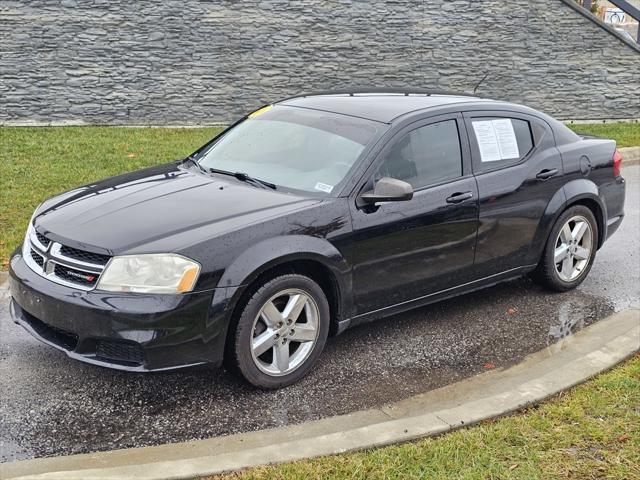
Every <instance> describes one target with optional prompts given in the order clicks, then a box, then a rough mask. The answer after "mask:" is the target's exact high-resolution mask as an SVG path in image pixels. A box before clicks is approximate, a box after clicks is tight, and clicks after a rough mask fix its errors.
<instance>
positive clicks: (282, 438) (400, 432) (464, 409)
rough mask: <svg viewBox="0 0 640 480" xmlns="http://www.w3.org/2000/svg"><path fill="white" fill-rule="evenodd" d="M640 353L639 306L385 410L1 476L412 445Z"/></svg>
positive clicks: (184, 468) (60, 460) (143, 472)
mask: <svg viewBox="0 0 640 480" xmlns="http://www.w3.org/2000/svg"><path fill="white" fill-rule="evenodd" d="M639 349H640V309H638V308H631V309H628V310H625V311H622V312H619V313H616V314H614V315H612V316H610V317H608V318H606V319H604V320H602V321H600V322H598V323H596V324H595V325H593V326H591V327H589V328H587V329H585V330H583V331H581V332H579V333H577V334H576V335H574V336H572V337H569V338H568V339H566V340H564V341H563V342H561V343H560V344H554V345H552V346H550V347H549V348H547V349H545V350H542V351H540V352H537V353H535V354H533V355H530V356H529V357H527V358H526V359H525V360H524V361H523V362H522V363H520V364H518V365H516V366H514V367H511V368H509V369H506V370H495V371H491V372H487V373H484V374H481V375H478V376H476V377H472V378H470V379H467V380H464V381H461V382H458V383H456V384H453V385H449V386H446V387H443V388H440V389H437V390H433V391H431V392H427V393H425V394H422V395H418V396H415V397H412V398H410V399H407V400H403V401H401V402H398V403H396V404H393V405H388V406H385V407H382V408H378V409H372V410H367V411H362V412H356V413H353V414H350V415H343V416H337V417H332V418H327V419H323V420H318V421H314V422H308V423H305V424H301V425H293V426H288V427H282V428H275V429H269V430H262V431H257V432H250V433H244V434H239V435H231V436H228V437H219V438H212V439H208V440H200V441H194V442H186V443H181V444H168V445H161V446H158V447H145V448H134V449H127V450H116V451H112V452H103V453H95V454H85V455H73V456H67V457H54V458H44V459H35V460H26V461H20V462H12V463H5V464H2V465H0V477H1V478H3V479H7V480H8V479H21V480H45V479H47V480H50V479H61V480H62V479H64V480H80V479H82V480H92V479H94V480H95V479H100V480H106V479H114V480H115V479H129V478H136V479H140V480H155V479H182V478H193V477H199V476H204V475H212V474H217V473H222V472H227V471H231V470H237V469H241V468H247V467H252V466H257V465H262V464H268V463H279V462H287V461H292V460H298V459H302V458H309V457H314V456H320V455H330V454H336V453H343V452H347V451H353V450H360V449H364V448H370V447H378V446H383V445H388V444H392V443H398V442H406V441H410V440H414V439H417V438H421V437H425V436H429V435H436V434H439V433H442V432H446V431H449V430H452V429H455V428H459V427H461V426H465V425H470V424H474V423H477V422H479V421H482V420H484V419H487V418H492V417H497V416H500V415H504V414H507V413H509V412H513V411H515V410H518V409H520V408H522V407H524V406H527V405H530V404H532V403H535V402H539V401H541V400H543V399H545V398H547V397H549V396H551V395H554V394H556V393H558V392H560V391H562V390H565V389H567V388H570V387H572V386H574V385H576V384H579V383H581V382H583V381H585V380H587V379H588V378H590V377H592V376H594V375H596V374H598V373H600V372H602V371H604V370H607V369H609V368H611V367H612V366H614V365H616V364H617V363H619V362H620V361H622V360H624V359H625V358H627V357H629V356H631V355H633V354H634V353H635V352H637V351H638V350H639Z"/></svg>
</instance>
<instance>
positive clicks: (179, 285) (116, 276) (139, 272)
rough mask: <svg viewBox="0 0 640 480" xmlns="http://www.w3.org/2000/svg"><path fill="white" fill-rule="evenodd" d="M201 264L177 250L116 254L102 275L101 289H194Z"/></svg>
mask: <svg viewBox="0 0 640 480" xmlns="http://www.w3.org/2000/svg"><path fill="white" fill-rule="evenodd" d="M199 274H200V265H199V264H198V263H196V262H194V261H193V260H189V259H188V258H185V257H183V256H181V255H176V254H173V253H163V254H149V255H126V256H121V257H113V258H112V259H111V260H110V261H109V263H108V264H107V266H106V268H105V270H104V272H102V275H101V276H100V280H99V281H98V285H97V286H96V288H97V289H99V290H108V291H110V292H138V293H184V292H190V291H191V290H193V287H194V285H195V284H196V281H197V280H198V275H199Z"/></svg>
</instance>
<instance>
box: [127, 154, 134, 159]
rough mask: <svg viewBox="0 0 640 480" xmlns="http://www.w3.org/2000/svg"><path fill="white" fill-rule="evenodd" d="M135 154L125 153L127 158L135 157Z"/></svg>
mask: <svg viewBox="0 0 640 480" xmlns="http://www.w3.org/2000/svg"><path fill="white" fill-rule="evenodd" d="M135 156H136V154H135V153H129V154H127V157H129V158H133V157H135Z"/></svg>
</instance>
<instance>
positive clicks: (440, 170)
mask: <svg viewBox="0 0 640 480" xmlns="http://www.w3.org/2000/svg"><path fill="white" fill-rule="evenodd" d="M460 176H462V153H461V150H460V136H459V134H458V125H457V123H456V121H455V120H445V121H443V122H438V123H432V124H430V125H425V126H424V127H420V128H416V129H415V130H413V131H411V132H409V133H408V134H407V135H405V136H404V137H402V138H401V139H400V140H398V141H397V142H396V143H395V144H394V145H393V146H392V147H391V149H390V150H389V151H388V153H387V154H386V156H385V159H384V161H383V163H382V165H380V168H379V169H378V171H377V172H376V174H375V175H374V180H376V181H377V180H379V179H380V178H382V177H391V178H397V179H398V180H404V181H405V182H408V183H410V184H411V186H412V187H413V188H414V189H418V188H422V187H426V186H428V185H433V184H436V183H441V182H444V181H447V180H452V179H455V178H458V177H460Z"/></svg>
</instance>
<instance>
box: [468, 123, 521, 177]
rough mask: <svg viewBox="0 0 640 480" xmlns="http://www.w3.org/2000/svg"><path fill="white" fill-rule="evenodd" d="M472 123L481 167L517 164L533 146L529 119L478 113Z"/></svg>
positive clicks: (475, 146)
mask: <svg viewBox="0 0 640 480" xmlns="http://www.w3.org/2000/svg"><path fill="white" fill-rule="evenodd" d="M471 126H472V127H473V128H472V129H471V133H472V137H473V141H472V144H474V145H473V146H474V149H475V150H476V157H477V160H478V161H479V162H476V164H478V163H479V165H478V167H479V170H480V171H486V170H494V169H495V168H502V167H507V166H510V165H515V164H516V163H518V162H520V161H521V160H522V159H523V158H524V157H526V156H527V154H528V153H529V152H530V151H531V150H532V149H533V145H534V144H533V136H532V134H531V124H530V123H529V122H528V121H527V120H522V119H519V118H505V117H474V118H473V119H472V120H471Z"/></svg>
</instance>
